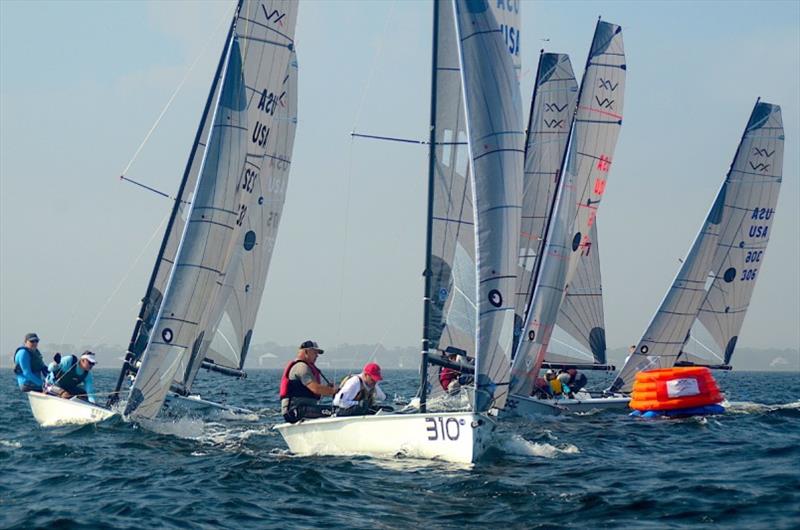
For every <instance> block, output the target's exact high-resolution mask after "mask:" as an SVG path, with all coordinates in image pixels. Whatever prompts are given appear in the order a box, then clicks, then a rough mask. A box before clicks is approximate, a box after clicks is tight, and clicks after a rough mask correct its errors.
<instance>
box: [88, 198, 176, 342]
mask: <svg viewBox="0 0 800 530" xmlns="http://www.w3.org/2000/svg"><path fill="white" fill-rule="evenodd" d="M169 217H170V216H169V213H167V215H165V216H164V218H163V219H162V220H161V222H160V223H159V224H158V226H157V227H156V229H155V230H154V231H153V234H152V235H151V236H150V239H148V240H147V243H145V244H144V247H142V250H141V251H139V255H138V256H136V259H135V260H133V263H131V266H130V267H128V270H127V272H126V273H125V275H124V276H123V277H122V279H121V280H120V281H119V284H117V287H116V288H115V289H114V291H113V292H112V293H111V295H110V296H109V297H108V300H106V302H105V303H104V304H103V307H101V308H100V311H99V312H98V313H97V316H96V317H94V320H92V323H91V324H89V327H88V328H87V329H86V331H85V332H84V333H83V334H82V335H81V337H80V340H81V341H82V340H84V339H85V338H86V337H87V336H88V335H89V332H90V331H91V330H92V328H94V325H95V324H96V323H97V321H98V320H99V319H100V317H101V316H102V314H103V311H105V310H106V308H107V307H108V304H110V303H111V300H113V299H114V297H115V296H116V294H117V293H118V292H119V290H120V289H121V288H122V286H123V285H124V284H125V282H126V281H127V279H128V276H130V274H131V272H133V269H134V268H136V265H137V264H138V263H139V260H140V259H142V256H144V253H145V251H146V250H147V249H148V248H149V247H150V245H151V244H152V243H153V240H154V239H155V238H156V236H157V235H159V234H160V233H161V231H162V229H163V227H164V225H165V224H166V222H167V219H169Z"/></svg>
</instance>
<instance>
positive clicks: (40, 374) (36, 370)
mask: <svg viewBox="0 0 800 530" xmlns="http://www.w3.org/2000/svg"><path fill="white" fill-rule="evenodd" d="M14 374H16V376H17V385H19V389H20V390H21V391H23V392H31V391H36V392H41V391H42V385H43V384H44V378H45V376H46V375H47V365H45V364H44V360H43V359H42V354H41V352H40V351H39V336H38V335H37V334H36V333H28V334H27V335H25V342H24V343H23V345H22V346H20V347H19V348H17V351H16V352H14Z"/></svg>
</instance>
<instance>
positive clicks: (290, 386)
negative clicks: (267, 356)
mask: <svg viewBox="0 0 800 530" xmlns="http://www.w3.org/2000/svg"><path fill="white" fill-rule="evenodd" d="M297 363H303V364H305V365H306V366H308V367H309V368H310V369H311V375H312V376H314V381H316V382H317V384H322V380H321V373H320V371H319V369H318V368H317V367H316V366H314V365H313V364H311V363H308V362H306V361H303V360H300V359H295V360H293V361H289V363H288V364H287V365H286V368H285V369H284V370H283V376H281V388H280V396H281V399H286V398H289V399H291V398H298V397H303V398H311V399H320V398H321V397H322V396H320V395H319V394H315V393H314V392H312V391H311V390H309V389H308V387H307V386H306V385H304V384H303V382H302V381H300V380H299V379H289V372H291V371H292V368H294V365H295V364H297Z"/></svg>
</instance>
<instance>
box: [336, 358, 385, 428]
mask: <svg viewBox="0 0 800 530" xmlns="http://www.w3.org/2000/svg"><path fill="white" fill-rule="evenodd" d="M382 379H383V376H382V375H381V367H380V366H378V365H377V364H376V363H367V364H366V365H364V369H363V370H362V371H361V373H360V374H358V375H354V376H351V377H350V378H348V379H347V381H346V382H345V383H344V384H343V385H342V388H341V390H339V392H338V393H337V394H336V396H335V397H334V398H333V406H334V407H338V409H337V411H336V415H337V416H361V415H364V414H373V413H374V412H373V411H372V410H371V407H372V406H373V405H374V404H375V403H376V402H377V401H383V400H384V399H386V394H384V393H383V390H381V388H380V387H379V386H378V382H379V381H381V380H382Z"/></svg>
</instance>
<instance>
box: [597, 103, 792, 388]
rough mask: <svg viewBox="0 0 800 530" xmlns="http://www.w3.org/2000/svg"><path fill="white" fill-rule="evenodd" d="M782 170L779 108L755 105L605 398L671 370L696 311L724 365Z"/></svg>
mask: <svg viewBox="0 0 800 530" xmlns="http://www.w3.org/2000/svg"><path fill="white" fill-rule="evenodd" d="M772 157H774V158H772ZM765 159H769V161H765ZM782 168H783V124H782V122H781V114H780V107H778V106H777V105H770V104H768V103H760V102H759V103H758V104H756V107H755V109H754V110H753V113H752V114H751V116H750V120H749V121H748V125H747V127H746V129H745V132H744V135H743V137H742V140H741V142H740V143H739V147H738V148H737V150H736V155H735V157H734V160H733V164H732V165H731V168H730V170H729V171H728V175H727V177H726V178H725V181H724V182H723V183H722V187H721V188H720V191H719V193H718V194H717V197H716V199H715V200H714V204H713V206H712V207H711V211H710V213H709V214H708V216H707V218H706V221H705V223H704V225H703V228H702V230H701V231H700V233H699V234H698V236H697V239H696V240H695V242H694V244H693V245H692V249H691V250H690V252H689V255H688V256H687V258H686V260H685V261H684V262H683V265H682V266H681V269H680V271H679V272H678V275H677V277H676V278H675V281H674V282H673V284H672V287H670V290H669V291H668V292H667V295H666V297H665V298H664V301H662V303H661V306H660V307H659V309H658V312H657V313H656V315H655V316H654V317H653V320H652V321H651V322H650V325H649V326H648V328H647V331H645V334H644V336H643V337H642V339H641V340H640V341H639V343H638V344H637V345H636V350H635V351H634V352H633V354H632V355H631V356H630V357H629V358H628V359H627V360H626V362H625V365H624V366H623V367H622V370H621V371H620V373H619V375H618V376H617V378H616V379H615V380H614V382H613V383H612V385H611V388H610V390H612V391H622V392H629V391H630V389H631V386H632V384H633V379H634V378H635V376H636V373H637V372H639V371H640V370H647V369H650V368H669V367H671V366H673V365H674V364H675V362H676V361H678V360H679V357H680V356H681V353H682V348H683V347H684V345H685V344H686V341H687V340H688V339H689V336H690V332H691V329H692V326H693V325H694V323H695V320H696V319H697V318H698V317H699V313H700V311H701V310H702V311H703V312H705V313H706V314H705V315H704V316H703V317H702V318H701V319H700V322H701V323H703V324H704V325H707V328H708V330H709V331H710V332H711V334H712V336H713V337H714V339H715V341H716V342H717V343H718V345H719V346H720V348H724V351H725V362H726V363H727V362H728V361H730V356H731V354H732V353H733V348H734V347H735V345H736V339H735V337H737V336H738V333H739V329H740V328H741V324H742V319H743V318H744V313H745V311H746V309H747V305H748V303H749V300H750V295H751V294H752V290H753V286H752V283H753V282H754V281H755V276H757V274H754V273H751V272H748V271H751V270H753V269H756V270H757V269H758V266H759V264H760V261H754V260H756V259H758V260H763V256H764V250H765V248H766V243H767V241H768V238H769V233H768V232H769V226H770V225H771V221H772V218H773V216H774V213H775V204H776V203H777V198H778V191H779V188H780V182H781V178H782V177H781V175H782ZM762 208H763V209H762ZM767 214H769V218H767ZM759 252H761V254H758V253H759ZM748 253H749V254H748ZM709 274H711V275H712V280H711V281H710V282H709ZM721 291H723V292H721ZM722 304H725V306H724V307H723V306H722ZM731 304H733V305H731ZM737 304H740V305H737ZM701 308H702V309H701ZM725 308H729V309H728V311H727V313H726V311H725ZM729 334H730V335H729Z"/></svg>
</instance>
